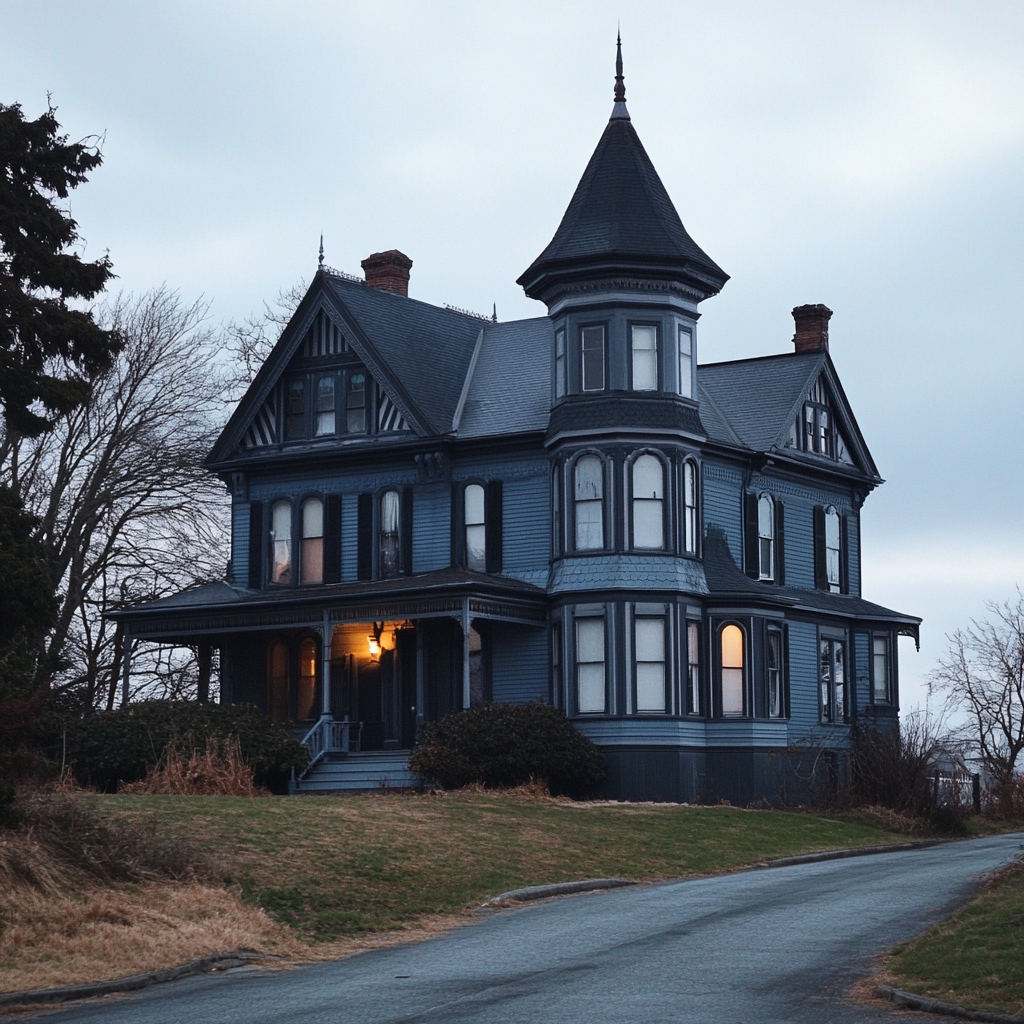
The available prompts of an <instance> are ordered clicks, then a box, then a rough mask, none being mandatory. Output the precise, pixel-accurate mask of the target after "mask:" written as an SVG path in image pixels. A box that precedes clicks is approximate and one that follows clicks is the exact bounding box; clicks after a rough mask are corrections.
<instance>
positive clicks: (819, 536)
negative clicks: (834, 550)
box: [814, 505, 828, 590]
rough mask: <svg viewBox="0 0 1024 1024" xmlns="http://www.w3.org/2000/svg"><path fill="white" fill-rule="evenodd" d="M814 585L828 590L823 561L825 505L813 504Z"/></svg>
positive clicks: (826, 569)
mask: <svg viewBox="0 0 1024 1024" xmlns="http://www.w3.org/2000/svg"><path fill="white" fill-rule="evenodd" d="M814 586H815V587H816V588H817V589H818V590H828V567H827V565H826V563H825V507H824V506H823V505H815V506H814Z"/></svg>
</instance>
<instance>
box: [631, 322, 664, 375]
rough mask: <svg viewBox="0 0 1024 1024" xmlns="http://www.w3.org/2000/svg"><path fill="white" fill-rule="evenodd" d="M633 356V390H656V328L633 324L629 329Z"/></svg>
mask: <svg viewBox="0 0 1024 1024" xmlns="http://www.w3.org/2000/svg"><path fill="white" fill-rule="evenodd" d="M630 342H631V348H632V356H633V390H634V391H657V390H658V329H657V328H656V327H646V326H639V325H637V326H634V327H632V328H631V329H630Z"/></svg>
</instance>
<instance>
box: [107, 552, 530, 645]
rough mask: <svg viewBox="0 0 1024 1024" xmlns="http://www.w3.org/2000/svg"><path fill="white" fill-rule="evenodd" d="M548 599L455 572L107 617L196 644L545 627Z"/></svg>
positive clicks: (209, 598) (234, 593) (230, 597)
mask: <svg viewBox="0 0 1024 1024" xmlns="http://www.w3.org/2000/svg"><path fill="white" fill-rule="evenodd" d="M547 608H548V601H547V595H546V594H545V592H544V591H543V590H542V589H541V588H540V587H535V586H533V585H532V584H529V583H524V582H523V581H522V580H516V579H512V578H511V577H508V576H494V575H489V574H486V573H477V572H470V571H469V570H467V569H458V568H448V569H439V570H437V571H435V572H426V573H419V574H418V575H414V576H399V577H396V578H394V579H387V580H372V581H367V582H359V583H342V584H335V585H331V586H304V587H280V588H274V589H267V590H246V589H245V588H243V587H232V586H230V585H229V584H228V583H224V582H218V583H209V584H207V585H205V586H201V587H193V588H192V589H190V590H183V591H181V592H180V593H178V594H173V595H171V596H170V597H165V598H160V599H159V600H156V601H148V602H146V603H145V604H139V605H135V606H134V607H132V608H125V609H122V610H119V611H113V612H108V613H107V617H108V618H110V619H114V620H115V621H117V622H119V623H122V624H123V625H124V627H125V629H126V630H127V631H128V632H129V633H130V634H131V636H132V637H133V638H136V639H149V640H163V641H165V642H168V643H174V642H181V643H189V642H192V641H193V640H194V639H195V638H197V637H199V636H209V635H210V634H217V633H237V632H249V631H254V630H266V629H281V628H300V627H302V626H313V625H320V624H321V623H323V621H324V618H325V617H326V618H327V620H328V621H329V622H371V621H376V620H379V619H396V618H402V619H415V618H437V617H441V616H448V617H459V616H461V615H463V614H468V615H469V616H470V617H471V618H487V619H497V620H501V621H505V622H518V623H522V624H526V625H536V626H541V625H544V624H545V623H546V622H547V614H548V613H547Z"/></svg>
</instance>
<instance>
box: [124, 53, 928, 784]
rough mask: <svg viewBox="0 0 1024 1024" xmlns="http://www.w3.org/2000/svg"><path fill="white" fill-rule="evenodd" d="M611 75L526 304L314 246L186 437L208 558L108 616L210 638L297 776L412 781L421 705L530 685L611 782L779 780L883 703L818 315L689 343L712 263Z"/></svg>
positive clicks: (871, 467) (848, 414)
mask: <svg viewBox="0 0 1024 1024" xmlns="http://www.w3.org/2000/svg"><path fill="white" fill-rule="evenodd" d="M617 71H618V75H617V77H616V85H615V96H614V106H613V108H612V114H611V118H610V120H609V122H608V124H607V126H606V128H605V129H604V133H603V134H602V136H601V138H600V141H599V142H598V144H597V148H596V150H595V151H594V154H593V156H592V157H591V159H590V162H589V164H588V165H587V167H586V170H585V171H584V173H583V177H582V179H581V180H580V183H579V185H578V187H577V189H576V192H575V194H574V195H573V198H572V201H571V202H570V204H569V207H568V209H567V210H566V212H565V215H564V217H563V218H562V222H561V224H560V225H559V226H558V229H557V231H556V232H555V234H554V237H553V238H552V239H551V241H550V243H549V244H548V245H547V247H546V248H545V249H544V250H543V252H541V253H540V255H539V256H538V257H537V259H536V260H535V261H534V262H533V264H532V265H531V266H530V267H529V268H528V269H527V270H526V271H525V272H524V273H523V274H522V276H521V277H520V278H519V284H520V285H521V286H522V287H523V289H524V290H525V292H526V294H527V295H528V296H529V297H531V298H533V299H537V300H539V302H540V303H542V304H543V306H544V308H545V312H544V313H543V314H542V315H539V316H537V317H535V318H533V319H529V320H520V321H514V322H508V323H499V322H496V321H495V320H493V319H485V318H481V317H477V316H474V315H472V314H467V313H465V312H463V311H460V310H457V309H453V308H450V307H444V308H441V307H437V306H434V305H430V304H427V303H424V302H419V301H417V300H416V299H414V298H410V297H409V295H408V285H409V278H410V268H411V267H412V261H411V260H410V259H408V258H407V257H406V256H405V255H403V254H402V253H400V252H398V251H395V250H392V251H388V252H383V253H376V254H374V255H373V256H371V257H369V258H368V259H366V260H364V261H363V264H362V266H363V270H364V272H365V278H358V277H353V276H350V275H347V274H343V273H339V272H336V271H333V270H331V269H329V268H327V267H325V266H323V265H321V266H320V268H319V270H318V272H317V274H316V276H315V278H314V280H313V283H312V284H311V286H310V288H309V290H308V292H307V293H306V296H305V298H304V299H303V301H302V303H301V305H300V306H299V307H298V309H297V310H296V312H295V315H294V316H293V317H292V319H291V322H290V323H289V324H288V326H287V327H286V329H285V330H284V332H283V333H282V335H281V337H280V340H279V341H278V342H277V345H276V346H275V348H274V350H273V352H272V353H271V355H270V356H269V358H268V359H267V361H266V363H265V365H264V366H263V367H262V369H261V370H260V372H259V374H258V375H257V377H256V379H255V380H254V381H253V383H252V386H251V387H250V388H249V391H248V393H247V394H246V395H245V397H244V398H243V399H242V401H241V403H240V404H239V406H238V408H237V409H236V411H235V413H234V415H233V416H232V417H231V419H230V421H229V422H228V424H227V426H226V427H225V428H224V431H223V433H222V434H221V436H220V438H219V440H218V441H217V443H216V445H215V446H214V448H213V450H212V451H211V452H210V455H209V459H208V465H209V468H210V471H211V472H214V473H216V474H218V475H219V476H220V477H221V479H223V480H224V482H225V484H226V485H227V487H228V488H229V490H230V493H231V498H232V522H233V535H232V551H231V562H230V566H229V569H228V573H227V578H226V579H225V580H224V581H223V582H221V583H216V584H213V585H209V586H205V587H201V588H197V589H193V590H189V591H186V592H184V593H181V594H178V595H177V596H174V597H171V598H167V599H164V600H160V601H155V602H152V603H149V604H145V605H140V606H137V607H134V608H131V609H129V610H126V611H124V612H120V613H117V617H118V618H119V619H120V621H121V623H122V625H123V626H124V628H125V631H126V636H127V638H128V640H129V642H132V641H139V640H148V641H158V642H161V643H174V644H182V645H190V646H195V647H197V648H198V649H199V652H200V663H201V669H202V673H201V674H202V679H201V697H202V696H204V694H203V693H202V690H203V688H204V687H207V686H208V681H209V664H210V653H211V651H212V649H213V648H217V649H218V651H219V662H220V700H221V701H224V702H244V703H250V704H255V705H256V706H258V707H259V708H261V709H263V710H264V711H265V713H266V714H267V715H268V716H270V717H271V718H274V719H279V720H282V721H287V722H291V723H294V724H295V727H296V728H297V729H301V732H302V734H303V735H304V736H305V739H306V743H307V745H308V746H309V748H310V751H311V754H312V755H313V758H314V763H313V765H312V767H311V768H310V769H309V770H308V771H307V773H306V774H305V776H304V777H303V778H302V779H300V780H299V781H298V787H299V789H300V790H311V789H325V788H328V789H329V788H344V787H359V786H369V785H372V784H375V783H376V782H378V781H380V780H382V779H383V780H388V781H390V782H391V784H403V783H410V782H412V781H413V779H412V777H411V776H410V775H409V772H408V766H407V762H408V751H409V749H410V747H411V746H412V745H413V744H414V743H415V740H416V735H417V729H418V727H419V726H420V724H421V723H423V722H425V721H429V720H432V719H436V718H439V717H440V716H443V715H447V714H450V713H452V712H457V711H459V710H460V709H463V708H467V707H471V706H474V705H477V704H479V703H481V702H486V701H546V702H550V703H552V704H554V705H556V706H558V707H559V708H563V709H564V710H565V713H566V715H567V716H568V717H569V718H570V719H571V720H572V721H573V723H574V724H575V726H576V727H577V728H578V729H579V730H580V731H581V732H583V733H585V734H586V735H587V736H589V737H590V738H591V739H593V740H594V742H596V743H597V744H599V745H600V747H601V749H602V751H603V752H604V754H605V756H606V758H607V761H608V765H609V776H608V782H607V793H608V794H609V795H613V796H618V797H622V798H631V799H659V800H680V801H701V800H714V799H718V798H728V799H730V800H731V801H733V802H734V803H743V804H745V803H747V802H749V801H751V800H755V799H767V800H772V801H774V800H778V799H782V800H785V799H800V798H801V794H802V793H803V792H804V790H805V789H806V785H807V784H808V781H809V779H810V775H811V773H812V772H813V771H816V770H819V769H820V768H821V766H822V765H827V766H829V770H830V771H831V772H832V773H833V774H837V775H838V777H839V778H841V775H842V771H843V763H844V758H845V756H846V753H847V752H848V750H849V747H850V743H851V736H852V735H853V733H854V732H855V730H856V729H857V728H858V727H865V726H873V727H886V726H888V725H891V724H894V723H895V722H896V720H897V714H898V699H899V691H898V684H899V666H898V660H897V637H898V636H899V635H900V634H905V635H909V636H912V637H914V638H916V637H917V630H918V626H919V622H920V620H919V619H917V618H915V617H913V616H910V615H904V614H901V613H899V612H896V611H892V610H890V609H888V608H883V607H881V606H879V605H877V604H872V603H870V602H868V601H866V600H865V599H864V598H863V597H862V596H861V530H860V521H861V514H862V506H863V504H864V500H865V498H866V497H867V496H868V494H869V493H870V492H871V491H872V490H873V489H874V488H875V487H876V486H878V485H879V484H880V483H881V482H882V481H881V478H880V476H879V473H878V470H877V469H876V467H875V463H874V462H873V460H872V458H871V454H870V452H869V451H868V448H867V445H866V443H865V441H864V438H863V436H862V435H861V431H860V429H859V427H858V426H857V421H856V419H855V418H854V415H853V412H852V410H851V408H850V406H849V403H848V402H847V399H846V396H845V394H844V392H843V387H842V384H841V383H840V380H839V376H838V374H837V372H836V368H835V366H834V365H833V362H832V358H831V355H830V353H829V344H828V325H829V317H830V316H831V313H830V311H829V310H828V309H827V308H826V307H825V306H823V305H811V306H800V307H798V308H796V309H795V310H793V315H794V318H795V321H796V325H795V334H794V338H793V349H792V351H790V352H787V353H785V354H782V355H769V356H765V357H763V358H757V359H743V360H738V361H731V362H699V361H698V348H699V341H698V334H699V331H698V320H699V317H700V315H701V314H700V312H699V307H700V304H701V303H702V302H703V301H704V300H705V299H708V298H710V297H711V296H713V295H715V294H717V293H718V292H719V291H720V290H721V288H722V287H723V286H724V285H725V283H726V281H727V280H728V276H727V275H726V274H725V273H724V272H723V271H722V269H721V268H720V267H719V266H718V265H717V264H716V263H715V262H714V260H712V259H711V258H710V257H709V256H708V255H707V254H706V253H705V252H704V251H703V250H702V249H701V248H700V247H699V246H698V245H697V244H696V242H694V240H693V239H692V238H691V237H690V236H689V234H688V233H687V232H686V229H685V228H684V227H683V224H682V222H681V220H680V218H679V215H678V213H677V212H676V209H675V207H674V205H673V203H672V201H671V199H670V198H669V196H668V194H667V192H666V190H665V188H664V186H663V185H662V182H661V180H660V178H659V177H658V174H657V172H656V170H655V169H654V166H653V164H652V163H651V160H650V158H649V157H648V155H647V153H646V152H645V150H644V148H643V145H642V144H641V142H640V139H639V137H638V135H637V133H636V131H635V129H634V127H633V124H632V122H631V120H630V115H629V113H628V112H627V109H626V103H625V89H624V87H623V79H622V73H621V57H620V62H619V65H618V68H617ZM321 263H322V257H321ZM127 664H128V661H127V659H126V667H127ZM126 685H127V676H126ZM126 692H127V690H126ZM812 766H813V767H812Z"/></svg>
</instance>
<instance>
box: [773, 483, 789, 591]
mask: <svg viewBox="0 0 1024 1024" xmlns="http://www.w3.org/2000/svg"><path fill="white" fill-rule="evenodd" d="M775 582H776V583H778V584H779V586H782V585H783V584H784V583H785V582H786V513H785V506H784V505H783V504H782V502H781V501H779V499H778V498H776V499H775Z"/></svg>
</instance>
